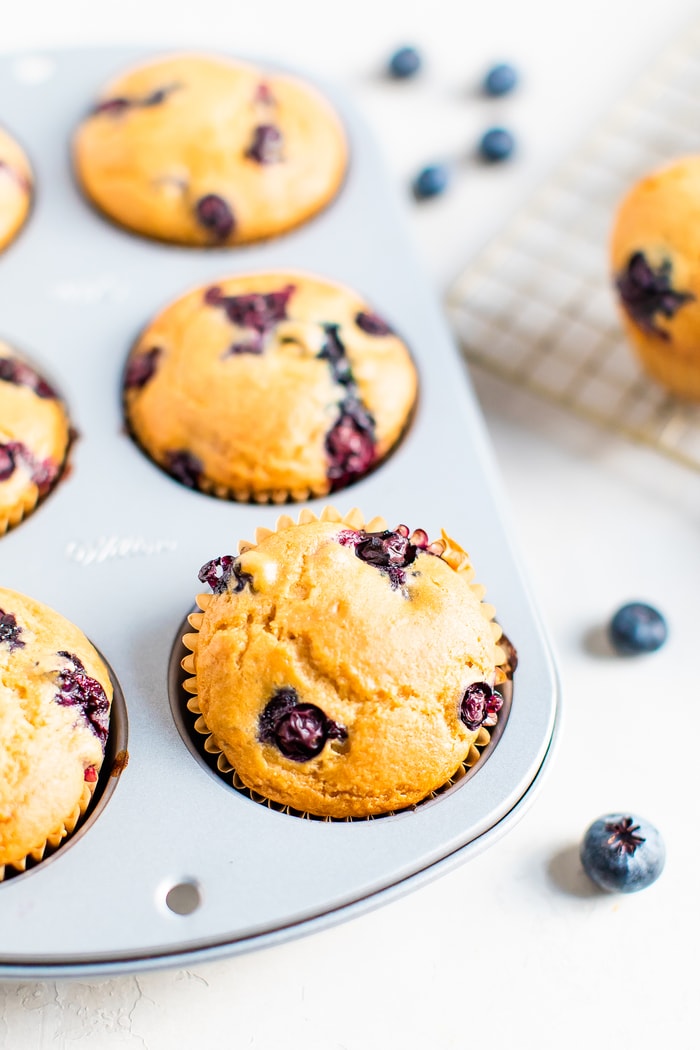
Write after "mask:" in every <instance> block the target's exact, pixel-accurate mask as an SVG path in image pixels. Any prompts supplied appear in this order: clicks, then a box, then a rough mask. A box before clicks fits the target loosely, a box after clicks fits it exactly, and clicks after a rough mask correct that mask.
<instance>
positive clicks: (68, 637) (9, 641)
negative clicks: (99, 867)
mask: <svg viewBox="0 0 700 1050" xmlns="http://www.w3.org/2000/svg"><path fill="white" fill-rule="evenodd" d="M111 700H112V685H111V682H110V678H109V675H108V673H107V669H106V667H105V666H104V664H103V662H102V660H101V659H100V658H99V656H98V655H97V653H96V652H95V650H94V649H93V647H92V646H91V645H90V643H89V642H88V640H87V638H85V636H84V634H83V633H82V631H80V630H79V629H78V628H77V627H75V626H74V625H73V624H72V623H69V621H68V620H66V619H64V617H63V616H61V615H59V613H57V612H54V611H53V609H49V608H48V607H47V606H46V605H43V604H42V603H41V602H38V601H34V600H33V599H31V598H27V597H25V596H24V595H22V594H18V593H16V592H15V591H10V590H5V589H0V874H1V872H2V868H3V866H4V865H8V864H9V865H18V866H20V867H21V864H22V862H23V860H24V858H26V857H27V856H29V855H30V854H32V853H35V852H38V853H39V854H40V853H41V850H42V848H43V845H44V844H45V843H46V842H47V840H49V839H50V838H60V837H61V835H62V834H64V833H65V829H66V827H67V826H70V825H71V824H73V823H74V822H75V819H76V818H77V815H79V813H80V811H81V809H84V808H85V805H86V800H89V797H90V794H91V792H92V790H93V788H94V784H95V782H96V780H97V774H98V772H99V769H100V767H101V765H102V759H103V755H104V747H105V742H106V739H107V733H108V728H109V712H110V704H111ZM76 811H77V812H76Z"/></svg>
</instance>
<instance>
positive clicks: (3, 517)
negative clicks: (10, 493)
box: [0, 482, 53, 536]
mask: <svg viewBox="0 0 700 1050" xmlns="http://www.w3.org/2000/svg"><path fill="white" fill-rule="evenodd" d="M52 487H53V486H52ZM38 502H39V489H38V488H37V486H36V485H35V484H34V482H30V484H29V485H28V487H27V488H26V489H25V490H24V492H22V493H21V494H20V499H19V500H18V501H17V503H15V505H14V506H13V507H10V508H8V509H6V510H4V511H0V536H4V535H5V533H6V532H9V530H10V529H14V528H15V527H16V526H17V525H19V524H20V522H22V521H24V519H25V518H26V517H28V515H30V514H31V513H32V511H33V510H34V508H35V507H36V505H37V503H38Z"/></svg>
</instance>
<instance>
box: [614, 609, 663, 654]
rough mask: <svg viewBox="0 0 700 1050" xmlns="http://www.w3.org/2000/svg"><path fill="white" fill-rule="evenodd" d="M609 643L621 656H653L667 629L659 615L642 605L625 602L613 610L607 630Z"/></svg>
mask: <svg viewBox="0 0 700 1050" xmlns="http://www.w3.org/2000/svg"><path fill="white" fill-rule="evenodd" d="M608 637H609V639H610V644H611V645H612V646H613V648H614V649H615V650H616V652H618V653H621V654H622V655H624V656H634V655H636V654H637V653H653V652H656V650H657V649H660V648H661V646H662V645H663V644H664V642H665V641H666V638H667V637H668V626H667V624H666V620H665V619H664V617H663V616H662V614H661V613H660V612H659V611H658V609H655V608H654V607H653V606H652V605H647V604H646V603H645V602H628V603H627V605H623V606H622V607H621V608H620V609H618V610H617V612H616V613H615V615H614V616H613V618H612V620H611V621H610V624H609V627H608Z"/></svg>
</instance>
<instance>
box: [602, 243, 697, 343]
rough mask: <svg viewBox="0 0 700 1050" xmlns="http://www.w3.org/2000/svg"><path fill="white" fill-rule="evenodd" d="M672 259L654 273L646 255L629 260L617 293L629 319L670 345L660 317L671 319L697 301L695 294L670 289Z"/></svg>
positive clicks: (617, 283) (642, 253)
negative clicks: (693, 301)
mask: <svg viewBox="0 0 700 1050" xmlns="http://www.w3.org/2000/svg"><path fill="white" fill-rule="evenodd" d="M671 276H672V266H671V260H670V259H664V261H663V262H662V263H661V264H660V265H659V266H658V267H657V268H656V269H654V268H653V267H652V266H651V265H650V263H649V262H648V261H647V258H646V256H645V255H644V252H635V253H634V254H633V255H631V256H630V258H629V261H628V263H627V266H626V268H625V269H624V270H623V271H622V272H621V273H620V274H618V276H617V279H616V282H615V283H616V285H617V290H618V293H619V295H620V299H621V300H622V305H623V306H624V308H625V310H626V311H627V313H628V315H629V317H630V318H631V320H632V321H634V323H635V324H636V325H638V326H639V328H641V329H642V331H644V332H647V333H648V334H649V335H657V336H659V338H661V339H664V340H665V341H666V342H669V341H670V339H671V336H670V334H669V332H667V331H666V329H665V328H662V327H661V326H660V324H659V323H658V319H657V315H661V317H665V318H667V319H670V318H672V317H674V316H675V315H676V313H677V312H678V311H679V310H680V308H681V307H682V306H683V305H684V304H685V303H688V302H691V301H692V300H694V299H695V296H694V295H693V294H692V292H677V291H675V290H674V289H673V288H672V287H671Z"/></svg>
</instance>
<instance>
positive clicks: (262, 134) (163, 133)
mask: <svg viewBox="0 0 700 1050" xmlns="http://www.w3.org/2000/svg"><path fill="white" fill-rule="evenodd" d="M74 158H75V168H76V172H77V176H78V179H79V181H80V182H81V184H82V186H83V189H84V190H85V192H86V194H87V195H88V197H90V199H91V200H92V201H93V202H94V203H95V204H96V205H97V207H98V208H100V209H101V210H102V211H103V212H105V213H106V214H107V215H108V216H109V217H110V218H112V219H114V220H115V221H116V222H118V223H119V224H121V225H123V226H126V227H128V228H129V229H132V230H135V231H136V232H137V233H141V234H144V235H146V236H148V237H154V238H158V239H161V240H166V241H173V242H176V243H180V244H191V245H224V244H241V243H244V242H248V241H257V240H260V239H263V238H267V237H274V236H275V235H276V234H279V233H282V232H284V231H285V230H288V229H290V228H292V227H294V226H297V225H299V224H300V223H303V222H304V221H305V220H307V219H308V218H310V217H311V216H312V215H314V214H315V213H316V212H317V211H319V210H320V209H322V208H323V207H325V205H326V204H328V202H329V201H330V200H331V199H332V198H333V197H334V196H335V194H336V192H337V191H338V189H339V186H340V184H341V182H342V179H343V177H344V174H345V170H346V166H347V144H346V139H345V133H344V130H343V128H342V125H341V123H340V121H339V120H338V118H337V116H336V115H335V112H334V111H333V109H332V108H331V106H330V105H329V104H328V103H327V102H326V100H325V99H324V98H323V97H322V96H321V95H320V94H319V93H318V92H317V91H316V90H315V89H314V88H312V87H311V86H310V85H309V84H306V83H304V82H303V81H301V80H297V79H296V78H294V77H290V76H278V75H272V76H270V75H268V74H267V73H266V72H264V71H262V70H261V69H258V68H256V67H255V66H252V65H247V64H244V63H241V62H234V61H231V60H230V59H227V58H224V57H215V56H212V55H199V54H178V55H173V56H170V57H165V58H159V59H156V60H154V61H151V62H148V63H145V64H143V65H141V66H139V67H138V68H136V69H132V70H130V71H129V72H127V73H125V74H123V75H122V76H120V77H118V78H117V79H116V80H114V81H112V82H111V83H110V84H109V85H108V86H107V87H106V88H105V89H104V91H103V92H102V95H101V99H100V101H99V102H98V103H97V104H96V105H95V106H94V107H93V109H92V110H91V112H90V113H89V114H88V116H87V117H86V119H85V120H84V121H83V123H82V124H81V125H80V127H79V128H78V131H77V134H76V136H75V141H74Z"/></svg>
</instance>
